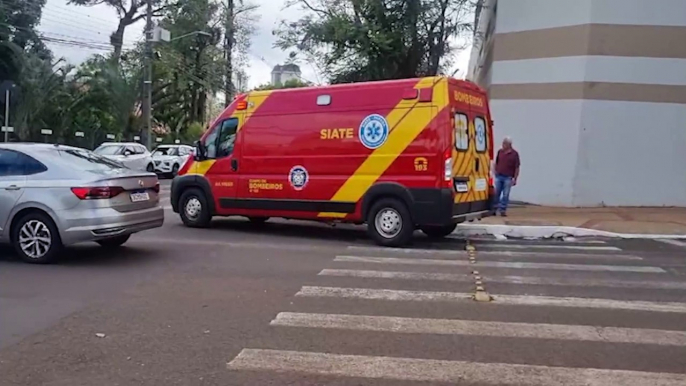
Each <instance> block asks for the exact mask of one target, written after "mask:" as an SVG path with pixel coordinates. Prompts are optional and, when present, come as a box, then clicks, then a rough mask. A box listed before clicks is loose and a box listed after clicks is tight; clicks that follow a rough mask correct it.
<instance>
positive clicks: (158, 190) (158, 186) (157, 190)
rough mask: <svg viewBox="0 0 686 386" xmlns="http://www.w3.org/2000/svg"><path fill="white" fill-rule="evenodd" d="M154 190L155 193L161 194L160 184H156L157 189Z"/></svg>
mask: <svg viewBox="0 0 686 386" xmlns="http://www.w3.org/2000/svg"><path fill="white" fill-rule="evenodd" d="M152 190H153V191H155V193H159V192H160V183H159V182H157V183H156V184H155V187H154V188H152Z"/></svg>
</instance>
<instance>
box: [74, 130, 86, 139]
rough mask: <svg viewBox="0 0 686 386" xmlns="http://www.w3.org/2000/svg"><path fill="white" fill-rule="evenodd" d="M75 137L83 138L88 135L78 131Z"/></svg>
mask: <svg viewBox="0 0 686 386" xmlns="http://www.w3.org/2000/svg"><path fill="white" fill-rule="evenodd" d="M74 135H75V136H77V137H81V138H83V137H85V135H86V134H85V133H84V132H83V131H77V132H76V133H74Z"/></svg>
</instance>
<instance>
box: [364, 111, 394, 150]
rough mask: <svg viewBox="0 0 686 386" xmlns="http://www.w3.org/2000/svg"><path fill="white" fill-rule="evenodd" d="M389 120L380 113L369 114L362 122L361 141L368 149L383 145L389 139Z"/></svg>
mask: <svg viewBox="0 0 686 386" xmlns="http://www.w3.org/2000/svg"><path fill="white" fill-rule="evenodd" d="M389 131H390V130H389V128H388V122H387V121H386V118H384V117H383V116H381V115H379V114H372V115H369V116H367V118H365V119H364V120H363V121H362V123H361V124H360V131H359V137H360V142H362V144H363V145H364V147H366V148H368V149H377V148H379V147H381V145H383V144H384V143H386V140H387V139H388V132H389Z"/></svg>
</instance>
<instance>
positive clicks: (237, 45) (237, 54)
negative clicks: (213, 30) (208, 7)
mask: <svg viewBox="0 0 686 386" xmlns="http://www.w3.org/2000/svg"><path fill="white" fill-rule="evenodd" d="M258 8H259V5H256V4H253V3H249V2H246V1H244V0H227V4H226V9H225V11H224V21H225V23H224V60H225V72H224V105H225V106H228V105H229V104H230V103H231V101H232V100H233V97H234V95H235V93H236V89H235V86H234V83H233V78H234V71H235V69H236V68H239V67H240V66H241V64H245V63H246V62H247V54H248V51H249V50H250V41H251V37H252V35H253V34H254V33H255V23H256V22H257V21H258V20H259V16H258V15H257V14H256V12H255V11H256V10H257V9H258ZM236 59H237V60H236Z"/></svg>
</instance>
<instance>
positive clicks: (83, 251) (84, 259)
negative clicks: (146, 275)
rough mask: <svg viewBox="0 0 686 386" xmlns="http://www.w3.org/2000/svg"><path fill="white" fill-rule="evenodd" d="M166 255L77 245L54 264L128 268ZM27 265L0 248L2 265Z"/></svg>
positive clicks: (13, 254)
mask: <svg viewBox="0 0 686 386" xmlns="http://www.w3.org/2000/svg"><path fill="white" fill-rule="evenodd" d="M162 258H164V255H161V254H159V253H155V251H154V250H147V249H146V248H140V247H135V248H134V247H126V246H124V247H120V248H112V249H107V248H103V247H100V246H98V245H95V244H93V245H90V244H83V245H76V246H72V247H68V248H65V249H64V251H63V252H62V254H61V256H60V257H59V259H57V260H56V261H55V263H53V264H57V265H60V266H92V267H108V268H109V267H127V266H136V265H144V264H149V263H153V262H154V261H155V260H158V259H162ZM6 264H26V263H24V262H23V261H21V260H20V259H19V257H18V256H17V255H16V253H15V252H14V249H13V248H12V247H10V246H5V245H2V246H0V265H6Z"/></svg>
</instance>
